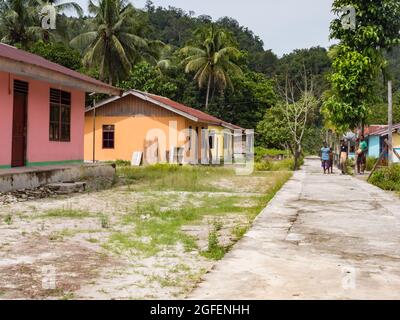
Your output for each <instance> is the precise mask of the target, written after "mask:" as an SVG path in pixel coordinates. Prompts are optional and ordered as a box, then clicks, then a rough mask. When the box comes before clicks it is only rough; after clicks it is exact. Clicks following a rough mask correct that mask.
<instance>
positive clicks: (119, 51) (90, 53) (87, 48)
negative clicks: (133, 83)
mask: <svg viewBox="0 0 400 320" xmlns="http://www.w3.org/2000/svg"><path fill="white" fill-rule="evenodd" d="M89 12H90V13H91V14H94V15H95V18H94V26H93V31H90V32H86V33H83V34H81V35H79V36H77V37H75V38H74V39H72V40H71V45H72V46H73V47H75V48H77V49H79V50H82V51H83V52H84V58H83V63H84V65H85V66H87V67H98V68H99V72H100V78H101V80H108V82H109V83H110V84H112V83H117V82H118V81H119V80H120V79H123V78H124V77H125V76H126V75H128V74H129V71H130V70H131V69H132V65H133V64H134V63H136V62H137V61H138V60H140V59H141V57H142V53H143V52H145V51H148V42H147V41H146V40H145V39H144V38H142V36H141V32H140V30H138V26H137V24H136V23H135V15H136V10H135V8H134V7H133V6H132V5H131V4H130V3H129V2H128V1H126V0H98V1H97V3H96V4H95V3H93V2H92V1H91V0H90V1H89Z"/></svg>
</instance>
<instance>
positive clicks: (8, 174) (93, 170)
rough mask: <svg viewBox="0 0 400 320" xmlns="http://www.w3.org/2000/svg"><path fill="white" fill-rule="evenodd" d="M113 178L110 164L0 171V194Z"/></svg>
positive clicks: (113, 173)
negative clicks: (59, 183) (89, 179)
mask: <svg viewBox="0 0 400 320" xmlns="http://www.w3.org/2000/svg"><path fill="white" fill-rule="evenodd" d="M97 177H100V178H108V179H113V178H114V177H115V166H113V165H111V164H84V165H68V166H48V167H33V168H14V169H5V170H0V192H9V191H14V190H20V189H34V188H38V187H41V186H44V185H47V184H50V183H58V182H71V181H81V180H85V179H87V178H97Z"/></svg>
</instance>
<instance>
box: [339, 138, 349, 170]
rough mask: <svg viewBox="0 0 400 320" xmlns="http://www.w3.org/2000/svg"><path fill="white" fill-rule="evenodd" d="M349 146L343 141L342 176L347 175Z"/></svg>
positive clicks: (341, 147)
mask: <svg viewBox="0 0 400 320" xmlns="http://www.w3.org/2000/svg"><path fill="white" fill-rule="evenodd" d="M347 151H348V150H347V145H346V141H344V140H342V141H341V145H340V170H342V174H346V171H347V168H346V162H347V157H348V155H347Z"/></svg>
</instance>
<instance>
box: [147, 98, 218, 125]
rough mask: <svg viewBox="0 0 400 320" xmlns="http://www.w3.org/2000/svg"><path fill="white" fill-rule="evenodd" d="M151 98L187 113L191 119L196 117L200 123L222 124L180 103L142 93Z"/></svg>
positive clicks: (216, 119) (214, 118)
mask: <svg viewBox="0 0 400 320" xmlns="http://www.w3.org/2000/svg"><path fill="white" fill-rule="evenodd" d="M143 94H145V95H147V96H149V97H151V98H153V99H154V100H156V101H158V102H161V103H164V104H166V105H168V106H170V107H172V108H174V109H177V110H180V111H182V112H185V113H188V114H190V115H192V116H193V117H196V118H197V119H199V121H201V122H206V123H214V124H217V125H219V124H221V123H222V122H223V120H220V119H218V118H216V117H213V116H211V115H209V114H207V113H205V112H202V111H200V110H197V109H194V108H191V107H188V106H185V105H183V104H181V103H178V102H176V101H173V100H171V99H168V98H165V97H161V96H157V95H155V94H151V93H143Z"/></svg>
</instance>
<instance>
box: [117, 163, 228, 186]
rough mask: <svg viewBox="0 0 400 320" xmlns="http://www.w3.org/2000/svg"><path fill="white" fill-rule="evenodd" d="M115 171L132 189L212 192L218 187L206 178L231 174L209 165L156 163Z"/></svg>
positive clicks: (120, 168)
mask: <svg viewBox="0 0 400 320" xmlns="http://www.w3.org/2000/svg"><path fill="white" fill-rule="evenodd" d="M117 173H118V176H119V177H120V178H121V179H123V180H125V181H126V183H127V184H128V185H130V187H131V190H133V191H135V190H140V191H143V190H151V191H155V190H158V191H165V190H170V191H189V192H201V191H209V192H212V191H220V189H217V188H215V187H213V186H211V185H209V184H208V183H207V182H208V180H210V179H215V178H216V177H221V176H229V175H232V174H233V170H232V169H225V168H221V167H209V166H206V167H202V166H179V165H170V164H157V165H154V166H148V167H119V168H118V169H117Z"/></svg>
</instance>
